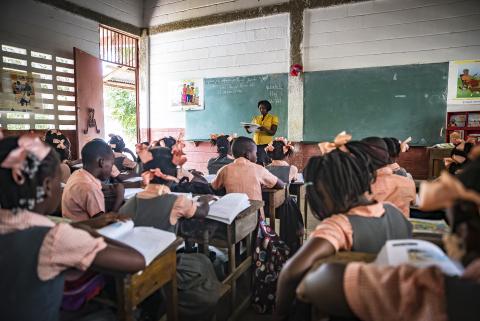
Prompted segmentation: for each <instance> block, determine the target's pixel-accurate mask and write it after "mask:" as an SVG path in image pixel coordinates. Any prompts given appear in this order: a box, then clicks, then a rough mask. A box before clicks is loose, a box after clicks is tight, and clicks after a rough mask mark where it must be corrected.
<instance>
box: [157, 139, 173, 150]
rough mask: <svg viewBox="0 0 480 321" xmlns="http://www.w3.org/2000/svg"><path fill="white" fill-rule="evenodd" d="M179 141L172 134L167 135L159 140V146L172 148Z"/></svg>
mask: <svg viewBox="0 0 480 321" xmlns="http://www.w3.org/2000/svg"><path fill="white" fill-rule="evenodd" d="M176 143H177V140H176V139H175V138H173V137H172V136H165V137H163V138H161V139H159V140H158V142H157V146H161V147H167V148H170V149H172V147H173V146H174V145H175V144H176Z"/></svg>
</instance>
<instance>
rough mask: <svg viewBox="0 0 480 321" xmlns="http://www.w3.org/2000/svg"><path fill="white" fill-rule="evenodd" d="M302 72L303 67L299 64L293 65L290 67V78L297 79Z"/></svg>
mask: <svg viewBox="0 0 480 321" xmlns="http://www.w3.org/2000/svg"><path fill="white" fill-rule="evenodd" d="M302 72H303V66H302V65H300V64H294V65H291V66H290V76H293V77H297V76H298V75H300V74H301V73H302Z"/></svg>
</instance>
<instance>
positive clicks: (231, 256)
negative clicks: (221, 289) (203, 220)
mask: <svg viewBox="0 0 480 321" xmlns="http://www.w3.org/2000/svg"><path fill="white" fill-rule="evenodd" d="M232 239H233V231H232V227H231V225H229V226H228V228H227V242H228V274H229V275H230V274H232V273H233V272H234V271H235V269H236V268H237V264H236V260H235V243H233V244H232V243H231V240H232ZM230 288H231V291H232V296H231V300H232V302H231V306H232V312H233V311H235V308H236V305H235V301H236V300H237V281H236V280H235V279H234V278H233V279H232V283H231V284H230Z"/></svg>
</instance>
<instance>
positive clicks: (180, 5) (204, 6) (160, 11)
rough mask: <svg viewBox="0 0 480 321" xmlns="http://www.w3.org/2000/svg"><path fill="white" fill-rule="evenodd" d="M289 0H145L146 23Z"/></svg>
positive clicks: (151, 23) (188, 17) (181, 18)
mask: <svg viewBox="0 0 480 321" xmlns="http://www.w3.org/2000/svg"><path fill="white" fill-rule="evenodd" d="M287 1H288V0H145V1H144V9H143V11H144V23H145V25H146V26H154V25H159V24H164V23H168V22H172V21H178V20H184V19H190V18H195V17H202V16H208V15H211V14H215V13H222V12H229V11H235V10H239V9H247V8H253V7H260V6H267V5H271V4H277V3H282V2H287Z"/></svg>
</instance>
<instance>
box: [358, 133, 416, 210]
mask: <svg viewBox="0 0 480 321" xmlns="http://www.w3.org/2000/svg"><path fill="white" fill-rule="evenodd" d="M362 141H363V142H365V143H367V144H368V145H369V146H370V148H369V149H368V153H369V155H370V158H371V160H372V166H373V167H374V168H375V170H376V178H375V181H374V182H373V184H372V187H371V191H372V195H371V196H372V198H373V199H374V200H376V201H378V202H390V203H392V204H393V205H395V206H396V207H398V208H399V209H400V211H402V213H403V215H405V217H407V218H408V217H410V205H413V204H415V200H416V198H417V191H416V187H415V182H414V181H413V180H412V179H409V178H406V177H402V176H400V175H395V174H394V173H393V171H392V169H391V168H390V167H389V166H388V165H389V163H390V157H389V154H388V149H387V145H386V144H385V141H384V140H383V139H381V138H379V137H367V138H364V139H362Z"/></svg>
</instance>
